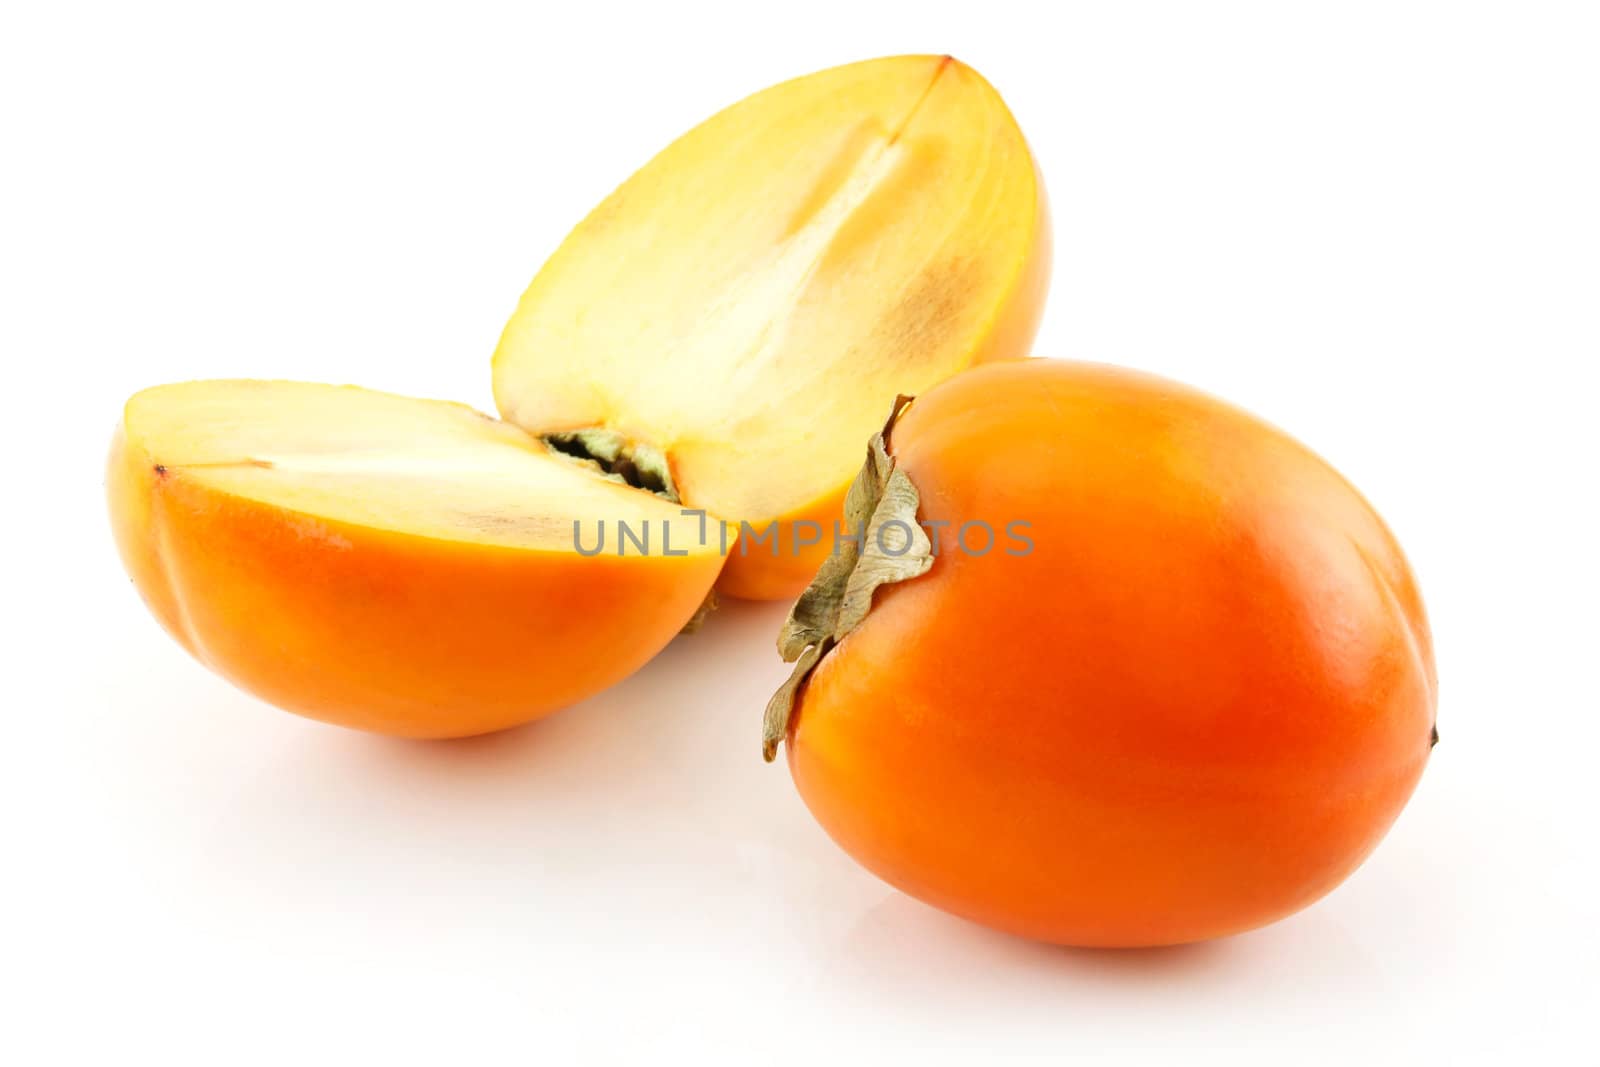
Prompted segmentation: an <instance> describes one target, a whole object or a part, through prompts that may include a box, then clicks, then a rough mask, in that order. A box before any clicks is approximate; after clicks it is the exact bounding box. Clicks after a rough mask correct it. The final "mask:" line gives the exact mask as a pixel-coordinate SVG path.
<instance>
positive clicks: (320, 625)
mask: <svg viewBox="0 0 1600 1067" xmlns="http://www.w3.org/2000/svg"><path fill="white" fill-rule="evenodd" d="M107 483H108V489H109V492H110V497H111V512H112V520H113V527H114V530H115V533H116V537H117V543H118V546H119V548H120V549H121V552H122V555H123V559H124V561H125V563H126V564H127V567H128V570H129V572H130V573H131V574H132V575H133V577H134V580H135V582H136V583H137V584H138V586H139V588H140V590H141V592H143V594H144V596H145V599H146V601H147V602H148V603H149V604H150V607H151V608H152V610H153V611H154V612H155V614H156V616H157V618H159V619H160V621H161V622H162V624H163V625H164V626H165V627H166V628H167V630H169V631H170V632H171V633H172V635H173V636H174V637H176V638H177V639H178V641H179V642H181V643H182V644H183V645H184V647H185V648H187V649H188V650H189V651H190V652H191V653H193V654H194V655H195V656H196V657H197V658H198V659H200V660H201V661H202V662H204V663H205V664H207V665H208V666H210V667H212V668H213V669H214V670H216V671H217V672H218V673H219V674H221V675H223V676H224V677H226V678H228V679H230V680H231V681H233V682H235V683H237V684H238V685H240V686H241V687H243V688H245V689H247V690H249V691H251V692H253V693H255V694H257V695H258V696H261V697H263V698H265V699H266V700H269V701H271V702H272V703H275V704H278V705H279V706H281V707H284V708H288V709H290V710H292V711H297V712H300V713H302V714H305V715H308V716H311V717H312V718H317V719H323V720H326V721H328V722H335V723H339V724H342V725H345V726H353V727H359V728H362V729H368V730H376V731H380V732H383V733H390V734H398V735H403V736H410V737H455V736H463V735H468V734H476V733H483V732H486V731H490V730H497V729H502V728H505V727H508V726H513V725H517V724H519V723H523V722H527V721H529V720H530V719H534V718H537V717H539V716H541V715H543V714H546V713H548V712H550V711H554V710H556V709H557V708H560V707H563V706H565V705H567V704H570V703H573V702H574V701H577V700H580V699H582V698H584V697H586V696H588V695H590V694H592V693H595V692H597V691H599V690H601V689H603V688H605V687H607V686H609V685H612V684H614V683H615V682H617V681H619V680H620V679H622V678H624V677H626V676H627V675H628V674H630V673H632V672H633V671H634V670H636V669H637V668H638V667H640V666H641V665H642V664H643V663H645V662H646V661H647V660H648V659H650V657H651V656H653V655H654V654H655V653H656V652H658V651H659V650H660V649H661V647H662V646H663V645H665V644H666V643H667V642H668V641H669V640H671V638H672V636H673V635H674V634H676V633H677V632H678V631H679V630H681V629H682V628H683V627H684V625H685V624H686V623H687V622H688V621H689V620H690V619H691V618H692V617H693V616H694V614H695V612H696V610H697V609H698V608H699V606H700V604H701V603H702V601H703V600H704V599H705V598H706V595H707V594H708V592H709V591H710V589H711V586H712V583H713V582H714V581H715V580H716V576H717V573H718V571H719V569H720V567H721V564H722V560H721V556H720V551H719V544H718V542H719V537H718V534H719V533H720V530H719V528H718V527H717V526H716V525H715V524H714V523H711V524H709V525H708V524H705V523H703V521H702V519H701V517H699V516H697V515H694V514H685V509H683V508H682V507H680V506H679V505H677V504H675V503H673V502H672V501H671V500H668V499H665V498H664V496H663V495H661V494H660V493H654V492H646V491H641V489H640V488H636V487H634V486H631V485H628V484H624V480H623V479H621V478H619V477H618V476H617V475H615V474H609V473H607V472H606V471H605V470H603V469H602V468H601V465H600V464H598V463H595V462H590V461H585V460H581V459H576V458H573V457H571V456H568V455H565V454H563V453H562V452H560V451H559V450H557V449H556V448H553V447H551V446H550V445H548V444H546V443H544V442H541V441H539V440H537V439H535V438H532V437H530V436H528V435H527V434H525V433H523V432H522V431H521V430H518V429H517V428H515V427H513V426H509V425H507V424H505V423H502V422H498V421H496V420H494V419H491V418H489V417H487V416H485V415H482V414H479V413H478V412H476V411H473V410H472V409H470V408H467V407H464V406H461V405H457V404H449V403H443V402H439V401H427V400H414V399H410V398H406V397H398V396H391V395H388V394H385V393H377V392H371V391H367V390H363V389H356V388H350V387H338V386H327V385H306V384H300V383H294V382H248V381H221V382H192V383H187V384H183V385H171V386H163V387H159V388H155V389H150V390H146V391H145V392H142V393H139V394H138V395H136V396H135V397H134V398H133V399H132V400H130V401H129V402H128V405H127V409H126V412H125V415H124V420H123V425H122V427H121V431H120V432H119V433H118V435H117V437H116V440H115V442H114V444H113V448H112V454H111V460H110V470H109V476H108V479H107ZM624 530H626V533H623V531H624Z"/></svg>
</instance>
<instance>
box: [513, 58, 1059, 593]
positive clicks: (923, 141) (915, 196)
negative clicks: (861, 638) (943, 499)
mask: <svg viewBox="0 0 1600 1067" xmlns="http://www.w3.org/2000/svg"><path fill="white" fill-rule="evenodd" d="M1048 271H1049V239H1048V226H1047V220H1046V211H1045V202H1044V190H1043V185H1042V183H1041V182H1040V180H1039V176H1038V174H1037V172H1036V170H1035V168H1034V163H1033V158H1032V156H1031V155H1030V153H1029V151H1028V146H1027V144H1026V142H1025V141H1024V140H1023V138H1022V133H1021V131H1019V130H1018V129H1017V126H1016V123H1015V121H1014V120H1013V119H1012V118H1011V114H1010V112H1009V111H1007V110H1006V107H1005V104H1004V103H1003V102H1002V101H1001V99H1000V97H999V95H998V94H997V93H996V92H995V91H994V90H993V89H992V88H991V87H990V86H989V84H988V83H987V82H985V81H984V80H983V78H981V77H980V76H979V75H978V74H977V73H976V72H975V71H973V70H972V69H971V68H970V67H968V66H966V65H965V64H962V63H959V62H957V61H956V60H953V59H951V58H950V57H948V56H900V57H896V58H892V59H879V60H871V61H868V62H865V63H856V64H852V65H850V66H845V67H838V68H835V69H833V70H828V71H824V72H822V73H820V74H813V75H810V76H809V77H804V78H798V79H795V80H794V81H788V82H784V83H783V84H781V85H777V86H774V87H773V88H771V89H767V90H766V91H764V92H760V93H757V94H755V95H754V96H752V97H750V98H748V99H746V100H744V101H742V102H740V103H738V104H735V105H734V106H733V107H730V108H728V109H727V110H726V111H723V112H722V113H720V114H718V115H716V116H715V117H713V118H712V119H710V120H709V121H707V122H706V123H704V124H703V125H701V126H699V127H697V128H696V129H694V130H693V131H691V132H690V133H688V134H686V135H685V136H684V137H682V138H681V139H679V140H678V141H677V142H675V143H674V144H672V145H671V146H670V147H668V148H667V149H666V150H664V151H663V152H662V153H661V154H660V155H658V156H657V157H656V158H655V159H654V160H652V161H651V162H650V164H649V165H648V166H646V167H645V168H644V169H642V170H641V171H639V173H637V174H635V175H634V176H633V177H632V178H630V179H629V180H628V181H627V182H625V183H624V184H623V185H622V186H621V188H619V189H617V191H616V192H614V193H612V194H611V196H610V197H608V198H607V199H606V200H605V202H604V203H602V204H601V205H600V206H599V207H597V208H596V209H595V210H594V212H593V213H592V214H591V215H590V216H589V217H588V218H587V219H585V220H584V221H583V223H582V224H581V225H579V226H578V228H577V229H575V230H574V231H573V232H572V234H571V236H569V237H568V238H567V240H566V241H565V243H563V244H562V246H561V247H560V249H558V250H557V252H556V253H555V255H554V256H552V257H551V258H550V261H549V262H548V263H546V264H545V266H544V268H543V269H542V270H541V271H540V272H539V275H538V277H536V278H535V279H534V280H533V284H532V285H531V286H529V288H528V291H527V293H526V294H525V295H524V296H523V298H522V301H521V305H520V306H519V307H518V309H517V312H516V314H515V315H514V316H513V317H512V319H511V321H510V323H509V324H508V325H507V326H506V329H505V333H504V336H503V337H502V338H501V340H500V346H499V350H498V351H497V352H496V353H495V360H494V388H495V402H496V404H497V405H498V407H499V409H500V412H501V414H502V415H503V416H504V417H505V418H506V419H508V420H510V421H511V422H514V423H516V424H518V425H519V426H522V427H523V428H525V429H527V430H529V431H530V432H533V433H546V432H548V431H551V430H566V429H585V428H589V427H604V428H606V429H608V430H611V431H614V432H616V433H619V434H621V435H622V436H623V437H624V438H627V439H629V440H633V441H639V442H642V443H644V444H647V445H649V446H650V447H652V448H654V449H656V450H657V451H659V452H661V453H663V454H665V455H666V456H667V457H668V458H669V460H670V462H671V464H672V470H673V474H674V476H675V477H676V478H677V481H678V485H679V487H680V489H681V491H682V494H683V498H684V499H685V500H686V501H689V502H691V503H693V504H694V505H695V506H697V507H703V508H706V509H708V510H710V511H711V512H713V513H714V514H717V515H720V516H722V517H723V518H725V519H727V520H729V521H730V522H736V523H743V524H745V525H744V526H743V527H742V529H743V530H744V531H745V533H746V541H745V543H744V544H742V545H740V546H739V547H738V548H736V549H734V550H733V551H732V552H731V553H730V556H729V565H728V569H727V571H726V572H725V573H724V575H723V577H722V581H721V583H720V588H721V589H722V590H723V591H725V592H729V593H732V594H734V595H736V596H742V597H753V598H757V599H775V598H786V597H793V596H794V595H795V594H797V593H798V592H799V591H800V590H801V589H803V588H805V584H806V582H807V581H808V580H809V579H810V577H811V575H812V574H814V573H815V572H816V569H817V566H818V565H819V564H820V563H821V562H822V560H823V559H824V558H825V557H826V556H827V554H828V552H829V551H830V550H831V546H832V533H833V524H834V523H835V521H837V520H838V519H839V517H840V515H841V505H842V502H843V499H844V491H845V488H846V486H848V485H849V483H850V479H851V477H852V476H853V475H854V473H855V468H856V466H857V465H858V464H859V462H860V457H859V456H858V455H857V453H858V452H859V450H860V442H862V441H864V440H866V437H867V435H868V434H869V433H871V432H872V429H873V427H874V426H875V425H876V424H877V423H879V422H881V421H882V419H883V407H884V405H885V404H887V403H888V402H889V400H891V399H892V398H893V397H894V396H895V394H896V393H897V392H915V391H918V390H922V389H926V388H927V387H929V386H931V385H933V384H934V383H935V382H938V381H942V380H943V379H945V378H947V377H949V376H950V375H952V374H954V373H956V372H958V371H960V370H962V369H964V368H966V367H969V366H972V365H973V364H975V363H979V362H984V361H987V360H994V359H1008V358H1017V357H1021V356H1025V355H1027V353H1028V347H1029V345H1030V344H1031V343H1032V339H1033V333H1034V330H1035V328H1036V327H1037V325H1038V319H1039V314H1040V312H1041V311H1042V306H1043V299H1044V288H1045V283H1046V280H1047V277H1048ZM806 520H810V521H813V522H815V523H816V524H817V525H818V526H820V527H821V528H822V529H823V530H824V531H825V532H826V536H824V537H822V538H819V539H817V540H816V541H815V542H814V543H812V544H809V545H807V544H805V543H804V542H806V541H808V540H810V538H809V537H808V536H807V534H806V533H805V532H801V533H799V534H798V535H797V532H796V530H795V523H796V522H797V521H801V522H803V521H806ZM773 524H777V525H776V528H775V529H774V532H773V535H772V536H771V537H769V538H767V539H766V540H764V541H762V542H761V543H759V544H754V543H752V539H751V537H750V534H751V532H752V531H753V532H755V533H756V534H757V535H760V534H764V533H765V532H766V531H767V529H768V527H769V526H772V525H773Z"/></svg>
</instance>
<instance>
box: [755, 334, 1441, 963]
mask: <svg viewBox="0 0 1600 1067" xmlns="http://www.w3.org/2000/svg"><path fill="white" fill-rule="evenodd" d="M896 413H897V417H896V418H891V420H890V423H889V425H888V427H886V428H885V430H884V431H883V432H882V433H881V434H880V435H878V436H877V437H876V438H874V444H873V445H872V447H871V448H870V449H869V455H868V463H867V466H866V467H865V468H864V469H863V471H862V474H861V475H860V476H859V477H858V480H857V482H856V484H855V485H854V486H853V487H852V489H851V492H850V499H849V503H848V505H847V507H848V510H849V512H850V515H851V519H852V521H853V522H856V523H858V524H860V525H862V526H864V527H865V529H864V531H863V537H862V538H861V540H860V542H859V545H855V544H846V546H845V548H846V551H845V552H843V553H841V554H840V555H839V556H838V557H836V558H835V559H833V560H830V561H829V563H828V564H827V565H826V566H825V567H824V568H823V570H822V572H821V573H820V574H819V576H818V578H817V580H816V581H815V582H814V583H813V585H812V586H811V588H810V589H808V590H807V592H806V593H805V594H804V595H803V596H802V597H801V599H800V600H799V602H798V603H797V604H796V606H795V610H794V612H793V613H792V614H791V617H790V620H789V622H788V623H787V624H786V625H785V628H784V631H783V634H782V637H781V638H780V649H781V650H782V652H783V654H784V655H785V657H786V658H788V659H791V660H797V661H798V662H797V670H796V673H795V676H794V677H793V678H792V679H791V680H790V682H789V683H788V684H787V685H785V686H784V688H783V689H782V690H780V692H779V693H778V695H777V696H776V697H775V698H774V699H773V702H772V703H771V705H769V707H768V713H767V722H766V736H765V739H764V746H765V751H766V754H767V757H768V758H769V759H770V758H772V756H773V752H774V750H775V748H776V747H777V745H778V744H779V743H780V742H786V746H787V757H788V763H789V767H790V771H791V774H792V776H793V778H794V781H795V784H796V786H797V787H798V789H799V791H800V793H801V796H802V797H803V798H804V800H805V803H806V804H807V806H808V807H809V808H810V810H811V811H812V813H813V814H814V815H815V816H816V818H817V819H818V821H819V822H820V823H821V824H822V826H823V827H824V828H825V829H826V831H827V832H828V833H829V834H830V835H831V836H832V837H833V838H834V839H835V840H836V841H837V842H838V843H839V844H840V845H841V846H843V848H844V849H845V850H846V851H847V852H849V853H850V854H851V855H852V856H854V857H855V858H856V859H857V860H858V861H860V862H861V863H862V864H863V865H864V866H866V867H867V868H868V869H870V870H872V871H873V872H875V873H876V874H878V875H879V876H880V877H882V878H883V879H885V880H886V881H888V882H889V883H891V884H892V885H895V886H897V887H899V888H900V889H902V890H904V891H906V892H907V893H909V894H911V895H913V896H915V897H918V898H920V899H922V900H924V901H926V902H928V903H930V904H933V905H936V906H938V907H940V908H943V909H946V910H948V911H951V912H954V913H956V914H958V915H961V916H965V917H967V918H970V919H973V920H976V921H978V922H980V923H984V924H987V925H989V926H992V927H997V928H999V929H1001V930H1005V931H1009V932H1012V933H1015V934H1019V935H1023V936H1026V937H1030V938H1036V939H1041V940H1045V941H1051V942H1057V943H1063V944H1070V945H1081V946H1140V945H1162V944H1172V943H1179V942H1188V941H1196V940H1202V939H1207V938H1214V937H1220V936H1224V935H1229V934H1233V933H1237V932H1239V931H1243V930H1247V929H1250V928H1252V927H1256V926H1259V925H1261V924H1264V923H1267V922H1270V921H1272V920H1274V919H1277V918H1280V917H1282V916H1285V915H1288V914H1290V913H1291V912H1294V911H1296V910H1297V909H1299V908H1302V907H1304V906H1306V905H1307V904H1309V903H1311V902H1312V901H1314V900H1316V899H1318V898H1319V897H1321V896H1322V895H1323V894H1325V893H1327V892H1329V891H1330V890H1331V889H1333V888H1334V887H1335V886H1337V885H1338V884H1339V883H1340V882H1341V881H1342V880H1343V879H1344V878H1345V877H1346V876H1347V875H1349V874H1350V873H1351V871H1353V870H1354V869H1355V868H1356V866H1357V865H1358V864H1360V863H1361V861H1362V860H1363V859H1364V858H1365V857H1366V856H1367V854H1368V853H1369V852H1370V851H1371V850H1372V849H1373V847H1374V846H1375V845H1376V844H1377V843H1378V840H1379V839H1380V838H1381V837H1382V836H1383V834H1384V833H1385V832H1386V831H1387V829H1388V828H1389V826H1390V825H1391V824H1392V823H1393V821H1394V820H1395V818H1396V816H1397V815H1398V814H1399V812H1400V809H1401V807H1402V806H1403V805H1404V804H1405V803H1406V801H1407V799H1408V798H1409V797H1410V795H1411V793H1412V790H1413V788H1414V787H1415V786H1416V784H1417V781H1418V778H1419V776H1420V775H1421V773H1422V770H1423V766H1424V764H1425V763H1426V762H1427V760H1428V757H1429V752H1430V749H1431V747H1432V745H1433V743H1434V742H1435V741H1436V740H1437V736H1438V735H1437V733H1436V731H1435V729H1434V726H1435V693H1436V678H1435V672H1434V663H1433V653H1432V645H1431V640H1430V637H1429V630H1428V623H1427V619H1426V617H1425V615H1424V611H1423V605H1422V600H1421V597H1420V595H1419V593H1418V589H1417V583H1416V581H1415V579H1414V578H1413V576H1412V573H1411V570H1410V569H1409V567H1408V565H1407V562H1406V560H1405V557H1404V556H1403V555H1402V553H1401V550H1400V546H1399V545H1398V544H1397V543H1396V541H1395V538H1394V537H1393V535H1392V534H1391V533H1390V531H1389V530H1388V529H1387V528H1386V526H1385V525H1384V523H1383V521H1382V520H1381V519H1380V518H1379V517H1378V515H1377V514H1376V513H1375V512H1374V511H1373V509H1372V507H1371V506H1370V505H1369V504H1368V503H1367V502H1366V501H1365V500H1364V499H1363V498H1362V496H1361V495H1360V494H1359V493H1358V492H1357V491H1356V490H1355V489H1354V488H1353V487H1352V486H1351V485H1350V484H1349V483H1348V482H1347V481H1345V480H1344V479H1343V478H1342V477H1341V476H1340V475H1339V474H1338V473H1337V472H1335V471H1334V470H1333V468H1332V467H1330V466H1329V465H1328V464H1327V463H1326V462H1324V461H1323V460H1321V459H1320V458H1318V457H1317V456H1316V455H1315V454H1313V453H1312V452H1311V451H1309V450H1308V449H1307V448H1305V447H1304V446H1302V445H1301V444H1299V443H1297V442H1296V441H1294V440H1293V439H1291V438H1290V437H1288V436H1287V435H1285V434H1284V433H1282V432H1280V431H1278V430H1277V429H1275V428H1273V427H1271V426H1269V425H1267V424H1266V423H1264V422H1261V421H1259V420H1257V419H1256V418H1254V417H1252V416H1251V415H1249V414H1247V413H1245V412H1243V411H1240V410H1238V409H1237V408H1234V407H1231V406H1228V405H1227V404H1224V403H1221V402H1219V401H1217V400H1215V399H1212V398H1210V397H1208V396H1206V395H1203V394H1201V393H1199V392H1195V391H1192V390H1190V389H1188V388H1186V387H1183V386H1180V385H1177V384H1174V383H1171V382H1168V381H1164V380H1161V379H1158V378H1154V377H1150V376H1147V375H1143V374H1137V373H1133V372H1130V371H1124V370H1117V369H1112V368H1109V367H1105V366H1098V365H1090V364H1077V363H1066V362H1058V361H1053V360H1037V359H1035V360H1027V361H1022V362H1014V363H1006V364H998V365H994V366H989V367H981V368H978V369H976V370H973V371H969V372H968V373H966V374H963V375H960V376H959V377H956V378H954V379H952V380H950V381H948V382H946V383H944V384H942V385H940V386H937V387H936V388H934V389H932V390H931V391H929V392H928V393H926V394H925V395H923V396H921V397H918V398H916V399H915V400H914V401H912V402H910V403H909V404H906V403H904V402H903V398H902V402H901V403H898V404H897V406H896ZM963 528H965V529H966V533H967V535H966V537H965V539H964V540H962V539H960V533H961V531H962V530H963ZM985 528H987V529H988V530H992V531H994V532H995V534H996V537H995V538H994V539H993V543H992V544H990V545H989V547H988V548H987V549H985V545H986V544H989V542H990V539H989V538H986V537H984V536H982V532H981V531H982V530H983V529H985ZM1008 531H1009V533H1010V534H1011V535H1012V536H1007V533H1008ZM936 532H937V533H939V534H941V535H942V541H943V543H942V544H941V545H938V546H935V545H934V543H933V541H934V536H933V535H934V534H935V533H936Z"/></svg>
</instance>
